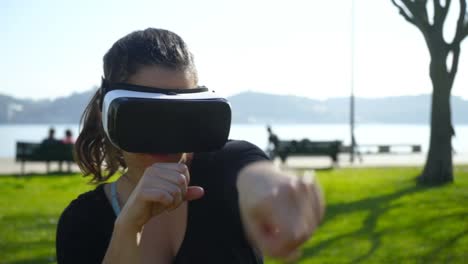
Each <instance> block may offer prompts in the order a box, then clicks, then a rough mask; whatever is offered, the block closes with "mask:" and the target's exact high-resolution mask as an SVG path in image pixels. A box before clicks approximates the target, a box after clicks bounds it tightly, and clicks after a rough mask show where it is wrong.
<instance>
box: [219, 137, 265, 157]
mask: <svg viewBox="0 0 468 264" xmlns="http://www.w3.org/2000/svg"><path fill="white" fill-rule="evenodd" d="M215 156H216V157H217V159H218V160H228V161H232V160H233V159H234V160H238V159H251V158H254V159H262V160H263V159H268V156H267V155H266V153H265V152H264V151H263V150H262V149H260V148H259V147H258V146H257V145H255V144H252V143H250V142H248V141H245V140H229V141H228V142H227V143H226V144H225V145H224V147H223V148H222V149H220V150H219V151H217V153H216V154H215Z"/></svg>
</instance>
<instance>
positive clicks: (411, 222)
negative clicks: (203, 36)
mask: <svg viewBox="0 0 468 264" xmlns="http://www.w3.org/2000/svg"><path fill="white" fill-rule="evenodd" d="M418 172H419V170H418V169H416V168H385V169H339V170H331V171H320V172H318V175H319V179H320V182H321V183H322V185H323V188H324V190H325V194H326V199H327V215H326V219H325V221H324V223H323V224H322V226H321V227H320V228H319V230H318V231H317V233H316V234H315V236H314V237H313V238H312V239H311V240H310V241H309V242H308V243H307V244H306V245H305V246H304V251H303V253H304V254H303V258H302V259H301V261H300V263H468V167H458V168H456V172H455V174H456V178H455V183H454V184H450V185H445V186H442V187H433V188H429V187H421V186H418V185H417V184H415V181H414V177H415V176H416V175H417V173H418ZM90 188H93V187H92V186H90V185H87V184H86V180H85V179H83V178H82V177H80V176H79V175H52V176H43V175H37V176H27V177H23V178H17V177H14V176H0V263H15V264H19V263H22V264H24V263H54V262H55V260H54V255H55V252H54V243H55V242H54V237H55V226H56V224H57V219H58V216H59V214H60V212H61V211H62V210H63V208H64V207H65V206H66V205H67V204H68V203H69V202H70V200H71V199H73V198H74V197H76V196H77V195H78V194H79V193H81V192H83V191H86V190H88V189H90ZM269 263H275V262H269Z"/></svg>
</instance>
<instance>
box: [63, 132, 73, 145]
mask: <svg viewBox="0 0 468 264" xmlns="http://www.w3.org/2000/svg"><path fill="white" fill-rule="evenodd" d="M62 143H64V144H75V139H73V134H72V132H71V130H70V129H67V130H66V131H65V137H64V138H63V139H62Z"/></svg>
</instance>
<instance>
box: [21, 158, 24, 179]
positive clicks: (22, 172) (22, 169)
mask: <svg viewBox="0 0 468 264" xmlns="http://www.w3.org/2000/svg"><path fill="white" fill-rule="evenodd" d="M24 163H25V162H24V160H23V161H21V176H24Z"/></svg>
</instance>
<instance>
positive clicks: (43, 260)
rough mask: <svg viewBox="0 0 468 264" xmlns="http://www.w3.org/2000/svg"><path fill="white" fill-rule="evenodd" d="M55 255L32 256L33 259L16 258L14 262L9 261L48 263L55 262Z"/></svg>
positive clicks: (19, 263)
mask: <svg viewBox="0 0 468 264" xmlns="http://www.w3.org/2000/svg"><path fill="white" fill-rule="evenodd" d="M55 262H56V260H55V257H52V256H41V257H39V258H31V259H21V260H16V261H13V262H8V263H9V264H48V263H55Z"/></svg>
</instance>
